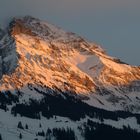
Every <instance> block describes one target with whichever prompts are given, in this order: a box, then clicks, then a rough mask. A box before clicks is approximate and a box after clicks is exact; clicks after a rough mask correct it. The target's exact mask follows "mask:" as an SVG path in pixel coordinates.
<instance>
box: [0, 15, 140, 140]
mask: <svg viewBox="0 0 140 140" xmlns="http://www.w3.org/2000/svg"><path fill="white" fill-rule="evenodd" d="M139 80H140V67H135V66H130V65H128V64H125V63H123V62H121V60H119V59H117V58H113V57H110V56H108V55H107V54H106V53H105V51H104V50H103V49H102V48H101V47H100V46H98V45H96V44H94V43H92V42H89V41H88V40H86V39H84V38H82V37H80V36H78V35H76V34H75V33H71V32H66V31H63V30H62V29H61V28H58V27H56V26H54V25H51V24H49V23H47V22H44V21H41V20H39V19H36V18H33V17H30V16H26V17H23V18H14V19H13V21H12V22H11V23H10V25H9V28H8V29H7V31H2V30H0V108H1V109H4V110H5V111H6V112H4V111H2V110H0V113H1V116H6V117H4V120H3V119H2V118H1V119H0V124H1V127H0V132H1V133H2V135H3V138H4V140H6V136H8V137H11V138H13V140H16V139H19V137H22V136H21V135H20V133H22V135H23V134H24V136H23V139H27V140H28V139H30V140H31V139H35V138H36V137H35V136H36V133H37V131H38V130H39V129H40V128H38V127H37V125H38V124H39V123H42V124H43V126H42V127H43V128H44V129H43V130H44V131H47V129H48V128H51V129H53V128H57V127H61V126H64V128H65V129H66V128H67V127H70V129H72V130H74V132H75V133H76V134H75V135H76V137H77V138H78V139H80V140H81V139H82V138H83V137H82V135H81V131H84V130H83V129H84V128H83V129H82V130H81V128H80V130H79V129H78V128H79V127H86V126H85V125H84V124H86V123H87V122H89V121H88V119H91V121H93V122H92V123H94V124H95V123H98V125H102V124H103V125H105V126H102V127H105V128H106V127H110V126H113V127H115V128H116V129H123V126H125V127H128V126H130V128H131V129H135V130H137V131H138V132H140V125H139V121H140V120H139V113H140V94H139V93H140V81H139ZM119 111H120V112H119ZM76 112H77V113H76ZM135 113H137V114H135ZM21 116H24V117H21ZM56 116H57V117H56ZM46 118H47V120H46ZM87 118H88V119H87ZM12 119H13V121H12V122H7V120H12ZM128 120H130V121H129V122H128ZM17 121H22V122H23V123H24V125H26V124H25V122H26V123H27V124H30V129H29V130H25V129H22V130H21V128H18V129H17V123H18V122H17ZM73 121H76V124H75V123H74V122H73ZM84 121H85V123H84ZM34 122H36V123H37V124H35V125H34ZM54 122H57V123H55V124H54ZM124 122H125V123H124ZM92 123H91V122H90V124H92ZM81 125H82V126H81ZM96 125H97V124H96ZM107 125H109V126H107ZM61 128H62V127H61ZM115 128H114V129H115ZM85 129H86V128H85ZM87 129H88V127H87ZM109 129H110V128H109ZM72 130H70V131H68V132H67V133H70V134H71V135H73V131H72ZM54 131H57V130H54ZM115 131H116V130H115ZM117 131H119V130H117ZM83 133H84V132H83ZM19 135H20V136H19ZM27 137H28V138H27ZM38 139H40V140H41V139H44V137H43V138H42V136H41V137H39V138H38ZM52 139H55V138H53V136H52ZM83 139H84V138H83Z"/></svg>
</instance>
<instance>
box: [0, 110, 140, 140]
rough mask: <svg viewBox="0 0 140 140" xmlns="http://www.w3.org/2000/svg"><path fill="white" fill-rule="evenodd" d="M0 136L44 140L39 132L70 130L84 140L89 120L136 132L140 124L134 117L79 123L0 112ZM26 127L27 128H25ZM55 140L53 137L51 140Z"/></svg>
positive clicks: (62, 119) (62, 118)
mask: <svg viewBox="0 0 140 140" xmlns="http://www.w3.org/2000/svg"><path fill="white" fill-rule="evenodd" d="M0 116H1V117H0V134H1V135H2V139H3V140H19V139H20V138H19V136H20V134H22V138H21V139H23V140H35V139H38V140H44V139H45V137H46V136H40V135H37V134H38V133H39V132H44V133H45V135H46V133H47V130H48V129H50V130H53V129H54V128H57V129H62V128H64V129H65V130H67V128H70V129H71V130H73V131H74V132H75V137H76V138H77V139H78V140H84V135H82V133H83V132H84V129H85V128H84V127H85V126H86V124H87V122H88V120H91V121H93V122H95V123H98V124H99V125H100V124H105V125H109V126H112V127H114V128H116V129H120V130H121V129H123V127H124V126H125V127H130V128H131V129H134V130H136V131H138V132H140V124H137V120H136V118H135V117H130V118H126V119H121V118H120V119H119V120H118V121H114V120H110V119H104V120H102V121H101V120H99V119H97V118H89V117H86V118H84V119H81V120H79V121H76V122H75V121H72V120H70V119H69V118H65V117H59V116H55V117H53V118H50V119H47V118H44V117H41V119H40V120H39V119H30V118H27V117H21V116H20V115H18V116H16V117H15V116H13V115H11V113H10V112H5V111H3V110H0ZM19 122H21V124H22V127H23V128H20V127H18V125H19ZM27 126H28V127H27ZM52 139H55V138H53V136H52V137H51V140H52Z"/></svg>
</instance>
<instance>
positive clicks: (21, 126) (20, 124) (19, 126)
mask: <svg viewBox="0 0 140 140" xmlns="http://www.w3.org/2000/svg"><path fill="white" fill-rule="evenodd" d="M17 127H18V128H20V129H24V128H23V125H22V123H21V121H20V122H19V123H18V126H17Z"/></svg>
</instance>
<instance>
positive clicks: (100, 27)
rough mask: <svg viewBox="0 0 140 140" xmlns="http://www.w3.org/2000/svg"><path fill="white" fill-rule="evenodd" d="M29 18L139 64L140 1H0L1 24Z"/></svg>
mask: <svg viewBox="0 0 140 140" xmlns="http://www.w3.org/2000/svg"><path fill="white" fill-rule="evenodd" d="M24 15H32V16H35V17H38V18H40V19H43V20H47V21H49V22H50V23H53V24H56V25H58V26H60V27H62V28H64V29H66V30H68V31H73V32H76V33H78V34H80V35H82V36H84V37H86V38H87V39H89V40H91V41H93V42H96V43H97V44H99V45H101V46H102V47H103V48H104V49H106V51H107V52H108V53H109V54H110V55H112V56H115V57H119V58H120V59H122V60H123V61H125V62H127V63H129V64H133V65H140V61H139V60H140V0H0V24H1V25H2V24H5V23H7V21H9V19H10V18H11V17H13V16H24Z"/></svg>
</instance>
